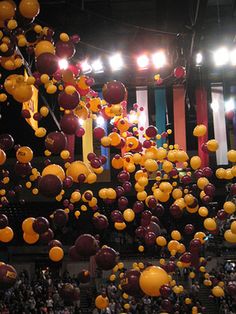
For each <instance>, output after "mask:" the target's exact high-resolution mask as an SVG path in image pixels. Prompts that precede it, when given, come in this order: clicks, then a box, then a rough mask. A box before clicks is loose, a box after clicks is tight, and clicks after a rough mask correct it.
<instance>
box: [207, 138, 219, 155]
mask: <svg viewBox="0 0 236 314" xmlns="http://www.w3.org/2000/svg"><path fill="white" fill-rule="evenodd" d="M206 144H207V149H208V151H210V152H216V151H217V149H218V148H219V144H218V142H217V141H216V140H214V139H213V140H209V141H208V142H207V143H206Z"/></svg>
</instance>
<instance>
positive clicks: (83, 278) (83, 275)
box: [77, 269, 90, 283]
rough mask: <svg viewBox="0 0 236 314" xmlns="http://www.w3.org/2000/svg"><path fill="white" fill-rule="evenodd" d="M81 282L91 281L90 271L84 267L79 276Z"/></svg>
mask: <svg viewBox="0 0 236 314" xmlns="http://www.w3.org/2000/svg"><path fill="white" fill-rule="evenodd" d="M77 279H78V280H79V282H80V283H88V282H89V281H90V273H89V271H88V270H86V269H82V270H81V271H80V272H79V273H78V276H77Z"/></svg>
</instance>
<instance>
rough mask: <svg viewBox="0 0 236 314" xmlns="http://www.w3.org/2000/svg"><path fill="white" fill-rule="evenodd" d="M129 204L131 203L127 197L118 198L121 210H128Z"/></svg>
mask: <svg viewBox="0 0 236 314" xmlns="http://www.w3.org/2000/svg"><path fill="white" fill-rule="evenodd" d="M128 204H129V201H128V198H127V197H125V196H121V197H119V198H118V208H119V209H120V210H124V209H126V208H127V206H128Z"/></svg>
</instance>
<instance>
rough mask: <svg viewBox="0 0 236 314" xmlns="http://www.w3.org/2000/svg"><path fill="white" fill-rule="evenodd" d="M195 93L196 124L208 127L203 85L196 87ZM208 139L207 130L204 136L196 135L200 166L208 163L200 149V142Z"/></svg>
mask: <svg viewBox="0 0 236 314" xmlns="http://www.w3.org/2000/svg"><path fill="white" fill-rule="evenodd" d="M195 95H196V115H197V124H204V125H205V126H206V127H207V128H208V104H207V92H206V89H205V88H204V87H198V88H197V89H196V92H195ZM207 140H208V131H207V132H206V134H205V135H204V136H200V137H198V156H199V157H200V158H201V161H202V164H201V167H202V168H204V167H207V166H208V164H209V156H208V154H206V153H204V151H203V150H202V148H201V147H202V144H204V143H206V142H207Z"/></svg>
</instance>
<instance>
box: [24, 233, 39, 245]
mask: <svg viewBox="0 0 236 314" xmlns="http://www.w3.org/2000/svg"><path fill="white" fill-rule="evenodd" d="M23 239H24V240H25V242H26V243H28V244H34V243H36V242H37V241H38V239H39V234H38V233H36V232H35V233H33V234H28V233H24V234H23Z"/></svg>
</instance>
